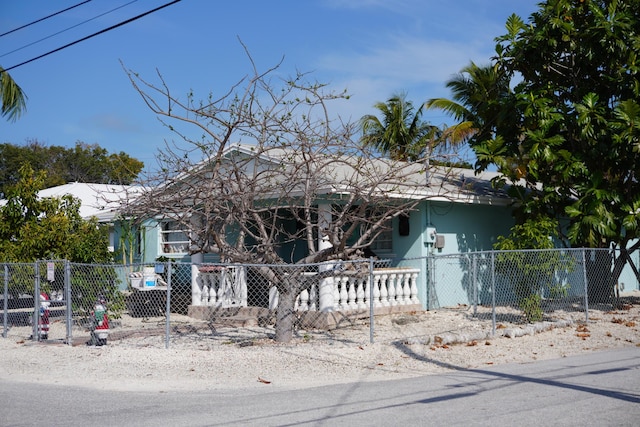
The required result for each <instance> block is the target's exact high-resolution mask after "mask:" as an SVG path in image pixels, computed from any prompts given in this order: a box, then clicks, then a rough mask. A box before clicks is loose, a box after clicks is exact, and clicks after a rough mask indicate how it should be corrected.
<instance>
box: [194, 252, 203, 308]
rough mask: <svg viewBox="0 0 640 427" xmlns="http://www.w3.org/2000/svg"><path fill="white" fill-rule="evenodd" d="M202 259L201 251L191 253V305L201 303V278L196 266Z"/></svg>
mask: <svg viewBox="0 0 640 427" xmlns="http://www.w3.org/2000/svg"><path fill="white" fill-rule="evenodd" d="M202 261H204V254H203V253H201V252H198V253H195V254H192V255H191V305H202V286H201V283H202V280H200V277H199V276H200V270H198V266H199V265H200V264H202Z"/></svg>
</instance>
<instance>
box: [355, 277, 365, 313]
mask: <svg viewBox="0 0 640 427" xmlns="http://www.w3.org/2000/svg"><path fill="white" fill-rule="evenodd" d="M354 280H355V282H356V308H358V309H365V308H367V304H366V303H365V302H364V298H365V293H364V285H363V282H364V280H363V279H354Z"/></svg>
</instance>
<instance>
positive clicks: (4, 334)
mask: <svg viewBox="0 0 640 427" xmlns="http://www.w3.org/2000/svg"><path fill="white" fill-rule="evenodd" d="M3 267H4V293H3V297H2V305H3V309H4V311H3V315H2V319H3V320H2V325H3V329H2V337H3V338H6V337H7V329H8V327H9V325H8V320H9V319H8V318H9V266H8V265H7V264H3Z"/></svg>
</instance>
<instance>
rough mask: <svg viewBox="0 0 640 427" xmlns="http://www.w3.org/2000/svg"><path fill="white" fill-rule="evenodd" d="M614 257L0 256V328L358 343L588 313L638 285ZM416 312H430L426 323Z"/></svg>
mask: <svg viewBox="0 0 640 427" xmlns="http://www.w3.org/2000/svg"><path fill="white" fill-rule="evenodd" d="M622 256H625V255H624V254H620V253H617V252H612V251H608V250H591V249H585V250H583V249H576V250H546V251H489V252H476V253H466V254H455V255H434V256H429V257H424V258H414V259H401V260H393V261H389V260H386V261H378V260H373V259H370V260H361V261H350V262H343V261H340V262H337V261H336V262H328V263H322V264H310V265H252V264H199V265H195V264H186V263H177V262H157V263H153V264H138V265H95V264H76V263H70V262H67V261H39V262H36V263H12V264H0V265H1V269H0V274H1V275H2V281H3V284H4V292H3V299H2V301H3V304H2V306H1V307H2V309H3V316H2V317H3V337H5V338H7V337H11V338H13V339H33V340H40V341H45V340H47V341H49V342H51V341H54V342H65V343H67V344H70V345H79V344H90V345H103V344H106V343H107V342H109V340H122V339H127V338H132V337H138V338H140V337H148V338H149V344H148V345H151V346H165V347H169V346H170V343H171V342H172V340H178V339H184V338H185V337H199V338H202V337H208V336H212V335H215V334H218V335H219V334H220V333H221V331H223V330H225V331H228V330H249V329H251V330H253V331H254V332H256V333H257V334H262V335H263V337H272V336H274V334H276V327H275V326H276V323H277V322H284V323H279V324H280V325H283V324H285V325H289V326H290V328H291V329H292V330H295V331H298V332H299V331H325V332H326V335H327V336H333V335H332V332H327V331H337V330H340V329H341V328H354V327H356V328H359V329H360V330H362V339H363V342H364V341H366V340H367V339H368V340H369V341H371V342H373V341H374V339H376V338H377V337H383V336H384V337H386V339H407V338H411V337H416V336H420V335H426V334H431V335H434V334H442V333H447V332H452V331H460V330H462V329H464V328H467V329H475V330H483V331H488V332H489V333H492V334H495V333H496V328H499V327H500V326H501V325H505V324H508V325H524V324H531V323H537V322H543V321H551V322H556V321H562V320H570V321H588V316H589V310H590V309H592V308H594V307H595V308H602V309H606V308H607V307H609V308H612V307H614V306H615V304H616V302H617V299H618V298H619V293H620V291H621V290H623V288H624V283H623V280H624V281H626V283H628V284H630V285H627V289H631V288H633V289H637V288H638V282H637V278H636V277H635V274H633V273H631V274H630V273H629V271H628V270H629V268H628V267H627V268H626V269H624V270H620V271H621V273H620V274H617V270H616V269H617V268H619V267H620V268H621V265H622V264H621V263H620V260H621V257H622ZM632 261H633V260H632ZM635 263H637V261H635ZM614 272H615V274H614ZM425 309H426V310H425ZM437 313H455V316H456V317H455V318H454V319H453V320H451V319H449V320H447V321H445V320H443V319H439V318H438V317H437ZM450 317H451V316H449V318H450ZM425 318H431V319H439V320H438V322H436V323H432V324H431V325H430V326H429V328H430V329H429V330H425V329H424V328H425V326H424V324H423V323H421V322H420V321H421V320H424V319H425ZM447 322H450V324H449V323H447ZM420 324H422V325H423V326H422V327H420V326H419V325H420ZM421 328H422V329H421ZM303 334H306V332H303ZM305 336H306V335H305Z"/></svg>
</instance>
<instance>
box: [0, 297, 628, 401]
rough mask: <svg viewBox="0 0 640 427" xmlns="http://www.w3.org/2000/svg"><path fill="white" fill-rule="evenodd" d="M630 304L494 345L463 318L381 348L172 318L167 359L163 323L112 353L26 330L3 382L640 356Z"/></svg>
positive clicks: (209, 379) (307, 383) (4, 344)
mask: <svg viewBox="0 0 640 427" xmlns="http://www.w3.org/2000/svg"><path fill="white" fill-rule="evenodd" d="M624 302H625V304H624V306H623V307H622V308H621V309H619V310H616V311H600V310H591V311H590V313H589V319H590V321H589V322H588V323H584V322H581V321H570V320H565V321H558V322H553V323H551V322H545V323H539V324H536V325H528V326H513V325H506V326H505V325H502V324H498V333H497V334H496V336H492V335H491V333H490V332H491V328H490V326H491V325H488V326H487V325H486V324H484V326H483V324H481V323H479V322H473V321H470V320H469V319H468V316H467V315H466V314H465V313H461V312H459V311H455V310H438V311H430V312H420V313H409V314H402V315H394V316H384V317H378V318H376V321H375V335H374V343H373V344H371V343H370V340H369V338H370V337H369V327H368V324H367V323H366V322H360V323H359V324H356V325H352V326H350V327H346V328H340V329H337V330H334V331H331V332H320V331H298V332H297V334H296V338H295V339H294V341H293V342H291V343H288V344H278V343H275V342H273V341H272V340H271V338H270V336H272V334H273V330H272V329H269V328H259V327H250V328H228V327H226V328H225V327H215V328H213V329H212V328H211V327H210V326H208V325H207V324H205V323H204V322H198V321H194V320H193V319H189V318H186V317H179V316H175V317H173V316H172V330H173V332H172V335H171V341H170V346H169V348H168V349H166V348H165V341H164V340H165V337H164V335H163V334H164V326H163V324H164V321H163V319H159V320H157V321H155V322H148V321H147V322H146V323H145V324H141V325H138V327H134V328H133V329H122V330H116V329H114V330H113V331H114V332H113V334H112V336H111V337H110V339H109V342H108V345H106V346H104V347H92V346H88V345H85V344H84V341H83V337H78V339H77V340H76V344H74V345H73V346H69V345H66V344H63V343H60V342H59V341H55V340H50V341H49V342H43V343H37V342H34V341H30V340H28V339H27V338H26V337H27V336H28V334H29V329H28V328H26V327H25V328H24V332H23V335H24V338H22V337H21V335H20V332H21V331H15V330H14V331H11V332H12V333H11V334H10V336H9V337H8V338H6V339H2V338H0V352H1V354H2V357H1V359H0V376H1V377H2V378H4V379H8V380H12V381H21V382H35V383H49V384H63V385H67V384H68V385H78V386H86V387H92V388H98V389H103V390H114V391H117V390H128V391H135V390H144V391H158V392H166V391H172V390H212V389H215V390H224V389H230V388H233V389H239V388H240V389H255V388H263V387H271V388H286V389H296V388H305V387H314V386H319V385H325V384H336V383H349V382H358V381H374V380H390V379H399V378H407V377H416V376H422V375H429V374H434V373H442V372H446V371H448V370H452V369H468V368H482V367H486V366H489V365H497V364H505V363H531V362H534V361H536V360H543V359H551V358H559V357H566V356H570V355H575V354H580V353H585V352H593V351H599V350H604V349H612V348H618V347H626V346H637V347H640V332H639V331H640V293H638V292H635V293H633V294H631V295H630V296H627V297H626V298H625V299H624ZM54 326H55V325H54ZM54 326H52V327H54ZM134 326H135V325H134ZM131 327H133V326H131ZM74 336H75V335H74ZM79 342H81V343H82V344H78V343H79Z"/></svg>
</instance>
